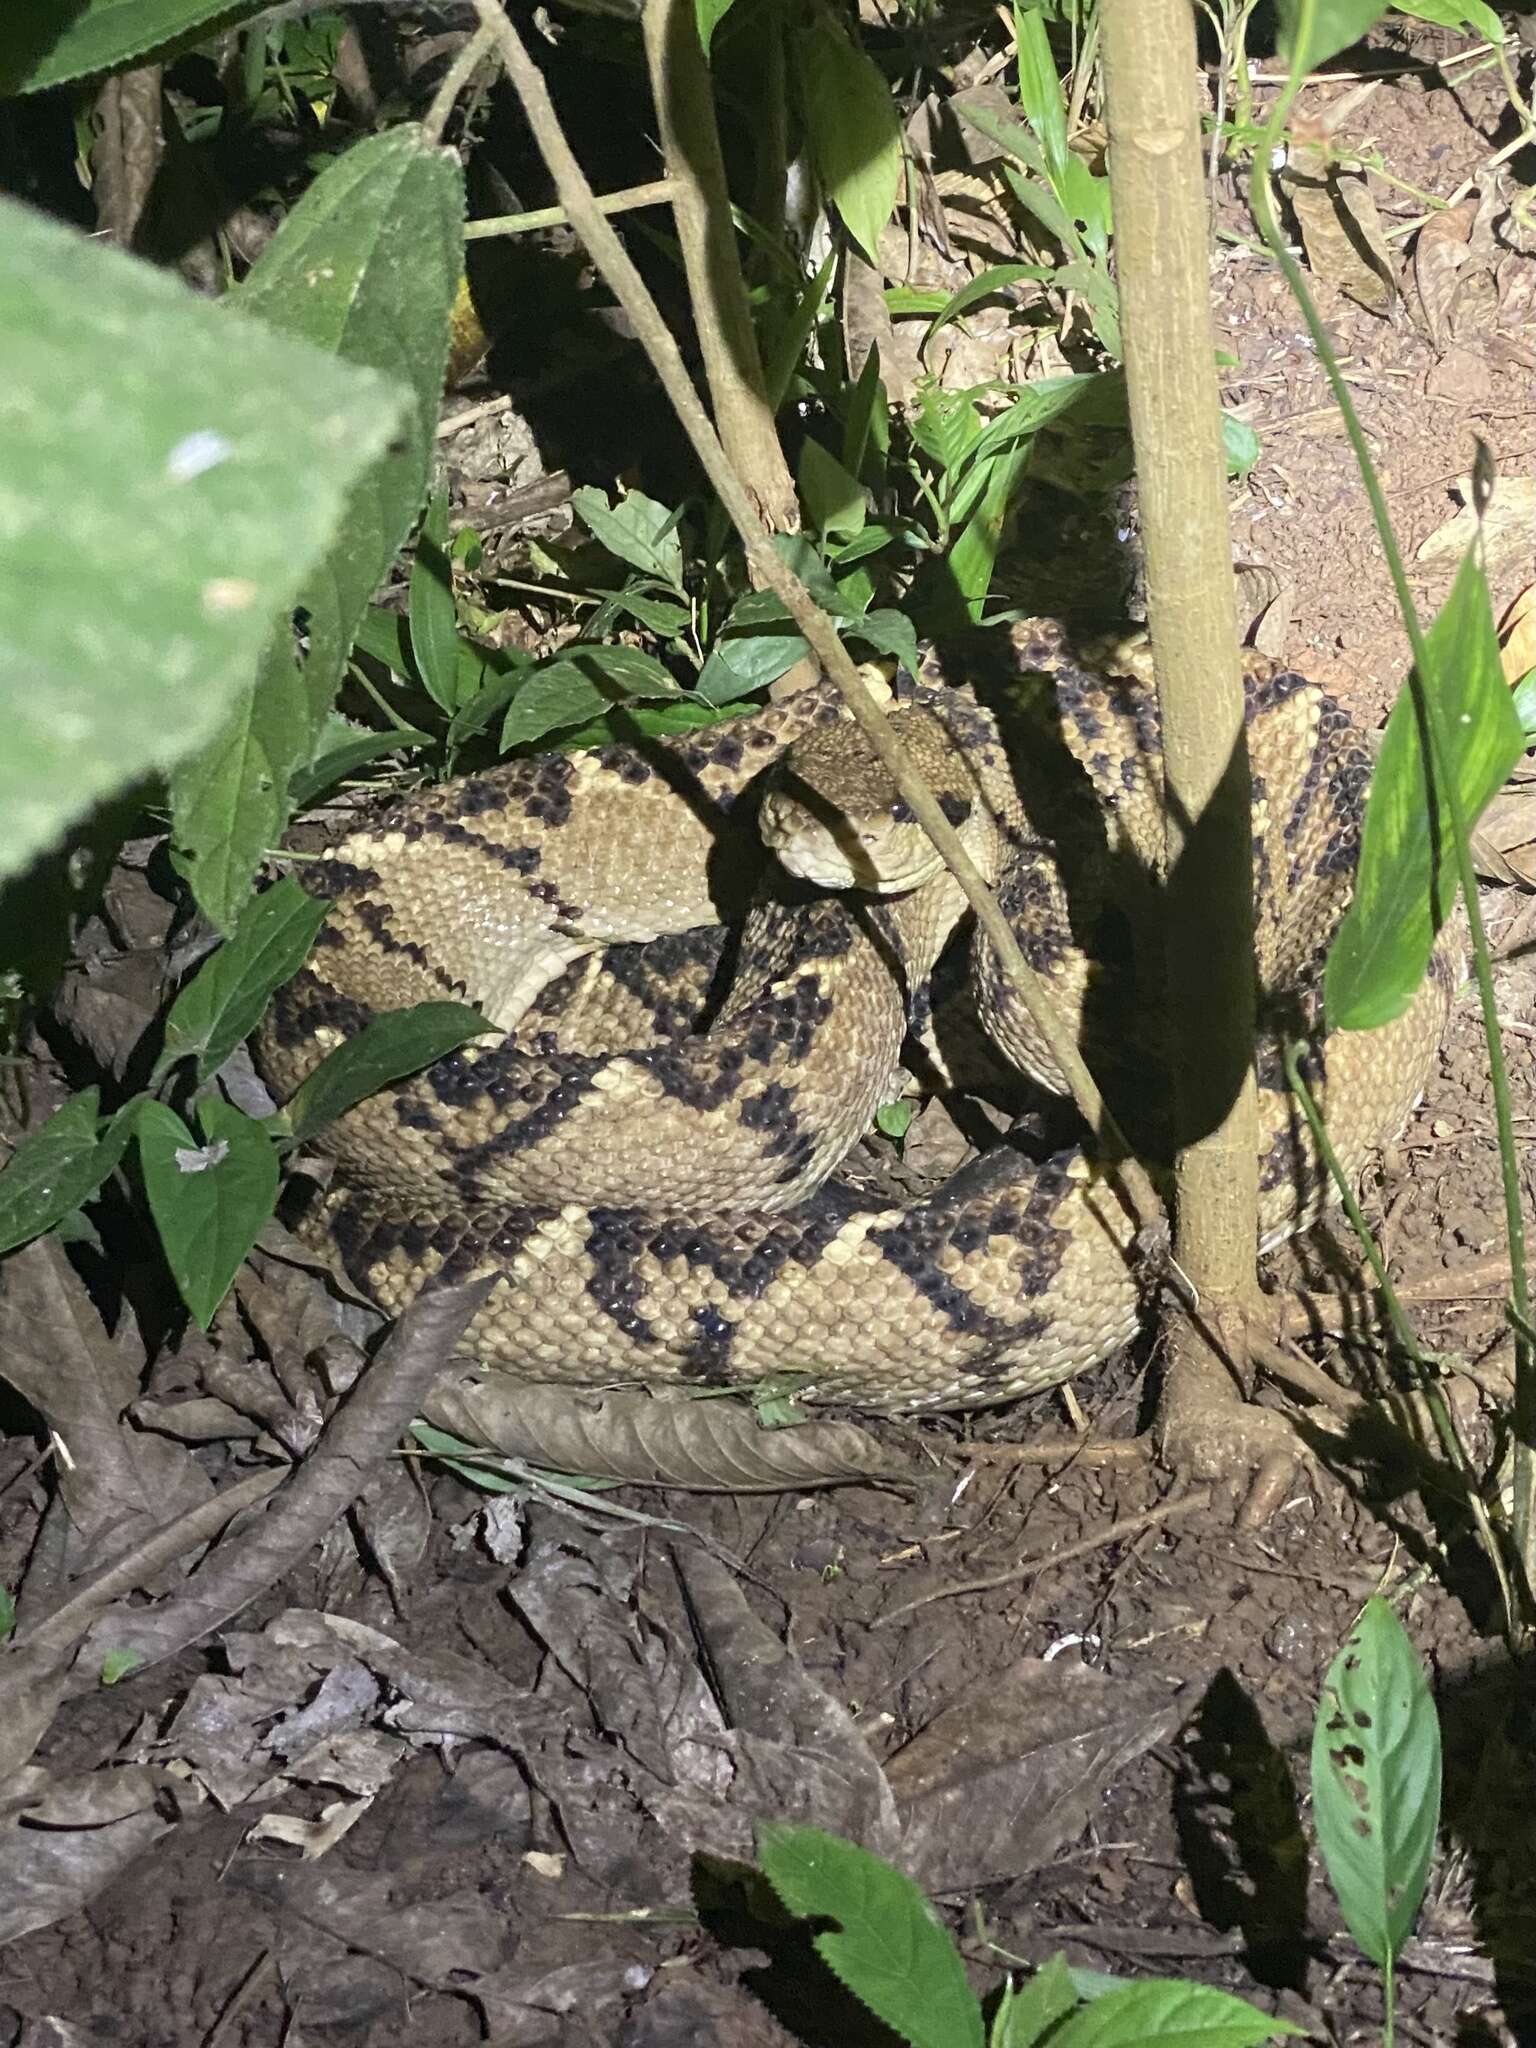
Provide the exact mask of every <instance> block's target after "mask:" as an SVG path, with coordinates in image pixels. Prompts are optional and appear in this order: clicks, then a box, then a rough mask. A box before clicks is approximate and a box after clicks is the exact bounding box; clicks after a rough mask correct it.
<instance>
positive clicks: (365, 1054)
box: [284, 1003, 491, 1142]
mask: <svg viewBox="0 0 1536 2048" xmlns="http://www.w3.org/2000/svg"><path fill="white" fill-rule="evenodd" d="M490 1028H491V1027H490V1025H489V1024H488V1023H487V1022H486V1020H485V1018H484V1017H482V1016H481V1015H480V1012H479V1011H478V1010H472V1009H470V1008H469V1006H468V1004H466V1003H417V1004H416V1005H415V1007H414V1008H412V1009H409V1010H391V1011H389V1013H388V1014H387V1015H386V1016H383V1017H375V1018H374V1019H373V1020H372V1021H371V1022H370V1023H368V1024H365V1025H364V1027H363V1029H362V1030H361V1031H359V1032H358V1034H357V1036H356V1037H355V1038H349V1039H348V1040H347V1041H346V1043H345V1044H344V1045H338V1046H337V1047H336V1049H335V1051H334V1052H328V1053H327V1054H326V1056H325V1058H324V1059H323V1060H322V1061H321V1062H320V1064H319V1066H318V1067H316V1068H315V1070H314V1072H313V1073H312V1074H309V1075H307V1076H306V1078H305V1079H304V1080H303V1081H302V1082H301V1083H300V1084H299V1086H298V1088H297V1089H296V1090H295V1091H294V1095H293V1099H292V1100H291V1101H290V1102H289V1104H288V1106H287V1109H286V1110H285V1112H284V1121H285V1122H286V1124H287V1126H288V1131H289V1134H290V1135H291V1136H292V1137H293V1138H295V1139H296V1140H298V1141H300V1142H306V1141H307V1140H308V1139H310V1138H312V1137H314V1136H315V1134H316V1132H318V1131H323V1130H324V1129H325V1127H326V1125H327V1124H329V1123H334V1122H335V1120H336V1118H337V1117H339V1116H340V1115H341V1114H342V1113H343V1111H345V1110H348V1109H350V1108H351V1107H352V1105H353V1103H354V1102H361V1101H362V1100H363V1098H364V1096H366V1095H372V1094H373V1093H374V1091H375V1090H376V1089H379V1088H382V1087H384V1086H385V1085H386V1083H388V1082H390V1081H399V1080H401V1079H402V1078H403V1077H404V1076H405V1075H406V1074H414V1073H417V1072H419V1071H420V1069H421V1068H422V1067H429V1066H431V1064H432V1062H433V1061H434V1060H440V1059H441V1058H442V1057H443V1055H444V1054H445V1053H450V1052H456V1051H457V1050H458V1048H459V1047H460V1046H461V1045H465V1044H467V1043H468V1041H469V1040H470V1039H471V1038H478V1037H479V1036H480V1034H481V1033H482V1032H484V1031H489V1030H490Z"/></svg>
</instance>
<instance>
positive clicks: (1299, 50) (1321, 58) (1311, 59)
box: [1278, 0, 1387, 71]
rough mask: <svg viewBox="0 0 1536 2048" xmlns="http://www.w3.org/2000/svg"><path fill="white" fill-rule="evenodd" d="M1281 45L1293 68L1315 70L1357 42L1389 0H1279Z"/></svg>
mask: <svg viewBox="0 0 1536 2048" xmlns="http://www.w3.org/2000/svg"><path fill="white" fill-rule="evenodd" d="M1278 12H1279V15H1280V35H1279V38H1278V46H1279V51H1280V56H1281V58H1282V60H1283V61H1284V63H1285V64H1286V65H1287V66H1288V67H1289V68H1290V69H1291V70H1293V71H1315V70H1316V69H1317V67H1318V65H1319V64H1326V63H1327V62H1328V59H1329V58H1330V57H1336V56H1337V55H1338V54H1339V52H1340V50H1347V49H1348V48H1349V47H1350V45H1351V44H1352V43H1358V42H1359V40H1360V38H1361V37H1362V36H1363V35H1364V34H1365V32H1366V30H1367V29H1370V28H1374V27H1375V25H1376V23H1377V22H1378V21H1380V19H1381V17H1382V16H1383V15H1384V14H1385V13H1386V12H1387V0H1278Z"/></svg>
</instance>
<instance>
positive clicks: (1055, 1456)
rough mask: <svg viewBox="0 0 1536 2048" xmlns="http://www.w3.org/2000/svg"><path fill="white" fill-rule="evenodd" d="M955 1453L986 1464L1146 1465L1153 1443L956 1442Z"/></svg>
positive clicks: (1091, 1440) (1129, 1440)
mask: <svg viewBox="0 0 1536 2048" xmlns="http://www.w3.org/2000/svg"><path fill="white" fill-rule="evenodd" d="M954 1454H955V1456H956V1458H966V1459H970V1460H972V1461H974V1462H975V1463H977V1464H986V1465H1063V1466H1069V1467H1070V1466H1073V1465H1145V1464H1146V1462H1147V1461H1148V1459H1149V1458H1150V1457H1151V1456H1152V1446H1151V1444H1150V1443H1149V1442H1148V1441H1147V1439H1146V1438H1145V1437H1143V1436H1130V1437H1119V1436H1115V1437H1098V1438H1095V1437H1091V1436H1088V1437H1084V1438H1082V1440H1081V1441H1077V1440H1076V1439H1074V1438H1072V1437H1057V1438H1055V1439H1054V1441H1053V1440H1051V1439H1049V1438H1047V1439H1046V1440H1045V1441H1044V1442H1041V1443H1032V1444H1002V1443H997V1444H986V1443H974V1444H956V1445H955V1452H954Z"/></svg>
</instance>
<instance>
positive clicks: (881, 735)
mask: <svg viewBox="0 0 1536 2048" xmlns="http://www.w3.org/2000/svg"><path fill="white" fill-rule="evenodd" d="M473 4H474V8H475V12H476V13H477V14H478V15H479V17H480V19H481V20H482V21H483V22H486V23H489V24H494V26H495V30H496V39H497V46H498V48H499V49H500V52H501V55H502V59H503V62H504V63H505V65H506V69H507V74H508V76H509V77H510V79H511V81H512V84H513V87H514V89H515V91H516V93H517V96H518V98H519V99H520V100H521V102H522V105H523V111H524V113H525V115H526V116H527V120H528V125H529V127H530V128H531V129H532V130H533V134H534V139H535V141H536V142H537V144H538V147H539V151H540V154H541V155H542V156H543V158H544V162H545V164H546V166H547V168H548V170H549V172H550V175H551V177H552V178H553V179H554V183H555V189H556V191H557V192H558V193H559V194H560V199H561V203H562V205H563V206H564V207H565V209H566V211H567V212H568V213H569V215H570V217H571V222H572V225H573V226H574V227H575V228H576V230H577V232H578V233H579V234H580V236H581V238H582V240H583V242H585V244H586V246H587V252H588V254H589V255H590V256H591V258H592V260H593V262H594V264H595V265H596V266H597V268H598V270H599V271H600V272H601V274H602V277H603V281H604V282H605V283H606V284H607V285H608V287H609V289H610V290H611V291H612V292H613V294H614V296H615V297H616V298H617V299H618V301H619V303H620V305H621V306H623V308H624V310H625V312H626V313H627V314H628V315H629V318H630V320H631V322H632V323H633V326H634V330H635V335H636V338H637V339H638V340H639V342H640V344H641V346H642V347H643V348H644V350H645V352H646V354H647V356H648V357H649V358H650V361H651V363H652V365H653V367H654V368H655V371H656V374H657V376H658V378H659V379H660V381H661V384H662V387H663V389H664V390H665V391H666V394H667V396H668V398H669V399H670V400H671V402H672V405H673V408H674V410H675V411H676V413H677V417H678V420H679V423H680V424H681V426H682V428H683V431H684V432H685V433H686V434H687V436H688V439H689V441H690V442H691V443H692V446H693V449H694V452H695V454H696V455H697V456H698V458H699V462H700V465H701V466H702V468H703V470H704V472H705V474H706V476H707V477H708V478H709V481H710V483H711V484H712V485H713V486H714V489H715V491H716V493H717V495H718V496H719V499H720V503H721V505H722V506H723V507H724V509H725V511H726V513H727V514H728V516H729V518H730V520H731V523H732V524H733V525H734V526H735V528H736V531H737V533H738V534H739V535H740V536H741V541H742V545H743V547H744V548H745V550H746V554H747V559H748V563H749V565H750V566H751V567H752V569H753V570H754V572H755V573H756V574H757V576H758V577H759V578H760V580H761V583H762V585H763V586H765V587H766V588H768V589H770V590H772V591H773V593H774V595H775V596H776V597H777V598H778V599H779V600H780V602H781V603H782V604H783V606H784V608H785V610H786V611H787V612H788V613H789V614H790V616H791V617H792V618H793V619H794V621H795V624H796V625H797V626H798V627H799V628H800V631H801V632H802V633H803V634H804V635H805V638H806V639H807V641H809V643H810V645H811V648H812V649H813V651H814V652H815V654H816V656H817V659H818V660H819V661H820V662H821V664H822V666H823V667H824V668H825V670H826V672H827V674H828V675H829V676H830V677H831V679H832V681H833V683H834V684H835V685H836V687H837V688H838V690H839V691H840V692H841V693H842V695H843V697H844V698H845V699H846V700H847V704H848V708H849V710H850V712H851V713H852V714H853V717H854V718H855V720H856V721H857V722H858V724H859V725H860V726H861V727H862V728H863V730H864V731H865V733H867V734H868V736H869V740H870V744H871V746H872V747H873V749H874V751H875V754H876V756H877V757H878V758H879V760H880V761H881V763H882V764H883V765H884V766H885V768H886V769H887V770H888V771H889V773H890V775H891V778H892V780H893V781H894V782H895V784H896V787H897V789H898V790H899V792H900V794H901V795H902V797H903V798H904V799H905V800H906V802H907V803H908V804H910V805H911V807H912V811H913V815H914V816H915V817H916V818H917V819H918V821H919V823H920V824H921V825H922V827H923V830H924V831H925V832H926V833H927V834H928V836H929V838H930V839H931V840H932V841H933V843H934V845H935V846H936V847H937V848H938V851H939V853H940V854H941V855H942V857H943V859H944V862H945V864H946V866H947V867H948V868H949V870H950V872H951V873H952V874H953V875H954V877H955V880H956V881H957V882H958V883H959V885H960V888H961V890H962V892H963V894H964V896H965V898H966V901H967V902H968V903H969V904H970V906H971V908H972V909H973V910H974V911H975V913H976V920H977V923H978V924H979V925H980V926H981V928H982V930H983V931H984V932H985V933H986V935H987V937H988V939H989V940H990V941H991V943H992V945H993V946H994V948H995V949H996V951H997V955H998V959H999V961H1000V963H1001V965H1002V968H1003V971H1004V973H1005V974H1006V975H1007V976H1008V978H1009V980H1010V981H1011V982H1012V983H1013V985H1014V987H1015V988H1016V989H1017V991H1018V994H1019V997H1020V1000H1021V1001H1022V1002H1023V1003H1024V1005H1025V1008H1026V1009H1027V1010H1028V1011H1029V1014H1030V1017H1031V1019H1032V1021H1033V1022H1034V1024H1035V1027H1036V1029H1037V1030H1038V1031H1039V1033H1040V1035H1041V1037H1042V1038H1043V1039H1044V1041H1045V1043H1046V1044H1047V1045H1048V1046H1049V1048H1050V1050H1051V1053H1052V1056H1053V1057H1054V1058H1055V1060H1056V1061H1057V1062H1058V1064H1059V1066H1060V1070H1061V1072H1062V1074H1063V1076H1064V1078H1065V1080H1066V1082H1067V1085H1068V1087H1069V1089H1070V1090H1071V1093H1072V1097H1073V1099H1074V1101H1075V1102H1076V1103H1077V1105H1078V1108H1079V1109H1080V1110H1081V1111H1082V1113H1083V1115H1084V1117H1085V1118H1086V1119H1087V1122H1088V1124H1089V1127H1090V1128H1091V1129H1092V1130H1093V1131H1095V1132H1096V1133H1097V1134H1098V1136H1099V1139H1100V1142H1101V1144H1102V1146H1103V1147H1104V1150H1105V1152H1106V1153H1107V1154H1108V1155H1109V1160H1110V1163H1111V1164H1112V1167H1113V1172H1114V1176H1115V1179H1116V1182H1117V1184H1118V1187H1119V1190H1120V1192H1121V1195H1122V1197H1123V1198H1124V1199H1125V1201H1126V1203H1127V1207H1128V1208H1129V1210H1130V1213H1131V1214H1132V1216H1133V1217H1135V1218H1136V1220H1137V1221H1138V1222H1140V1223H1143V1224H1152V1223H1155V1222H1156V1220H1157V1219H1158V1217H1159V1216H1160V1215H1161V1206H1160V1204H1159V1202H1158V1199H1157V1195H1156V1192H1155V1190H1154V1189H1153V1186H1152V1183H1151V1181H1150V1180H1149V1178H1148V1177H1147V1174H1146V1171H1145V1169H1144V1168H1143V1167H1141V1166H1140V1164H1139V1163H1138V1162H1137V1161H1136V1160H1135V1158H1134V1157H1132V1156H1131V1153H1130V1148H1129V1146H1128V1145H1127V1143H1126V1141H1125V1138H1124V1136H1123V1134H1122V1133H1121V1131H1120V1129H1119V1127H1118V1125H1117V1124H1116V1123H1115V1121H1114V1118H1113V1117H1112V1116H1111V1114H1110V1111H1109V1108H1108V1106H1107V1104H1106V1103H1105V1101H1104V1098H1103V1096H1102V1095H1101V1094H1100V1092H1099V1089H1098V1086H1097V1084H1096V1083H1095V1081H1094V1080H1093V1077H1092V1076H1091V1075H1090V1074H1089V1072H1088V1069H1087V1067H1086V1065H1085V1064H1084V1062H1083V1058H1082V1055H1081V1053H1079V1051H1078V1049H1077V1044H1076V1042H1075V1040H1074V1038H1073V1037H1072V1034H1071V1032H1070V1031H1069V1030H1068V1029H1067V1027H1066V1025H1065V1023H1064V1022H1063V1020H1062V1019H1061V1017H1060V1016H1059V1015H1058V1014H1057V1013H1056V1011H1055V1010H1054V1008H1053V1007H1052V1005H1051V1003H1050V1001H1049V999H1048V998H1047V997H1046V995H1045V994H1044V992H1043V991H1042V990H1041V988H1040V986H1039V984H1038V982H1037V981H1036V979H1035V976H1034V975H1033V973H1032V972H1031V971H1030V968H1029V966H1028V963H1027V962H1026V961H1025V959H1024V956H1023V954H1022V953H1021V952H1020V951H1019V945H1018V941H1017V940H1016V939H1015V937H1014V935H1013V929H1012V927H1011V926H1010V925H1009V923H1008V920H1007V918H1006V917H1005V916H1004V915H1003V912H1002V909H1001V907H1000V905H999V904H998V901H997V898H996V897H995V896H994V895H993V893H992V891H991V890H990V889H989V888H988V887H987V885H986V883H985V882H984V881H983V879H982V877H981V875H980V874H979V872H978V871H977V868H976V866H975V863H974V862H973V861H972V860H971V858H970V856H969V854H968V853H967V852H966V850H965V847H964V846H963V844H962V843H961V841H960V838H959V836H958V834H957V833H956V831H955V829H954V827H953V826H952V825H951V824H950V822H949V820H948V819H947V818H946V817H945V816H944V813H943V811H942V810H941V809H940V808H939V805H938V802H937V800H936V799H935V797H934V795H933V792H932V790H930V789H929V788H928V786H927V784H926V783H925V782H923V780H922V779H921V777H920V776H918V775H917V774H916V773H915V772H914V770H913V768H912V766H911V764H910V762H909V761H908V759H907V756H906V752H905V750H904V749H903V748H902V746H901V744H900V742H899V741H898V740H897V738H896V736H895V734H894V733H893V732H892V730H891V726H890V721H889V720H888V719H887V717H886V715H885V713H884V712H883V711H882V710H881V708H880V706H879V705H878V704H876V703H875V701H874V699H873V698H872V697H871V696H870V694H869V692H868V690H867V689H866V688H865V687H864V684H863V683H862V681H861V680H860V677H859V674H858V671H857V669H856V668H855V667H854V664H853V661H852V659H851V657H850V656H849V654H848V652H847V650H846V649H845V648H844V646H843V644H842V642H841V641H840V640H839V639H838V637H837V628H836V627H835V626H834V624H833V623H832V621H831V619H829V618H828V617H827V614H826V613H825V612H824V611H823V610H822V609H821V607H820V606H819V605H818V604H817V603H816V602H815V600H814V599H813V598H812V596H811V594H810V592H809V591H808V590H807V589H806V587H805V585H804V584H803V583H802V582H801V581H800V579H799V577H798V576H796V575H795V574H794V572H793V571H792V570H791V569H790V568H789V567H788V565H787V564H786V563H785V562H784V561H783V560H782V558H781V557H780V555H779V554H778V551H777V550H776V549H775V548H774V546H773V545H772V541H771V539H770V536H769V534H768V532H767V530H766V528H765V527H764V525H763V523H762V520H761V518H760V516H759V515H758V512H757V510H756V508H755V507H754V505H753V504H752V501H751V499H750V498H749V497H748V496H747V493H746V492H745V490H744V489H743V488H742V486H741V484H740V482H739V481H738V479H737V477H736V475H735V472H734V471H733V470H732V468H731V465H730V464H729V462H727V461H726V459H725V451H724V450H723V449H722V447H721V445H720V441H719V437H718V436H717V435H716V433H715V431H714V429H713V427H712V426H711V425H710V423H709V419H708V416H707V415H706V413H705V411H704V408H703V406H702V404H701V403H700V401H699V395H698V393H697V391H695V389H694V387H693V384H692V382H691V380H690V378H689V376H688V371H687V368H686V366H685V365H684V363H683V359H682V356H681V355H680V353H679V352H678V347H677V343H676V342H675V341H674V340H673V338H672V335H671V333H670V331H669V330H668V328H667V325H666V322H665V321H664V320H663V319H662V317H661V314H660V312H659V310H658V308H657V306H656V302H655V300H654V299H653V298H652V297H651V295H650V293H649V292H648V291H647V290H646V288H645V284H644V282H643V281H642V279H641V277H640V274H639V272H638V271H637V270H636V269H635V266H634V264H633V263H632V262H631V261H630V259H629V257H628V255H627V254H626V252H625V249H624V246H623V244H622V243H621V242H620V241H619V238H618V236H617V235H616V234H615V233H614V231H613V229H612V228H611V227H610V226H609V225H608V223H607V221H606V220H604V218H603V216H602V215H601V214H600V213H599V212H598V211H597V208H596V207H595V205H594V204H593V201H592V188H591V187H590V185H588V183H587V181H586V178H585V176H584V175H583V173H582V170H581V166H580V165H579V164H578V163H577V161H576V159H575V157H574V156H573V155H572V153H571V148H570V145H569V143H568V142H567V141H566V139H565V136H564V134H563V132H562V130H561V127H560V123H559V121H558V119H557V118H556V115H555V110H554V107H553V106H552V105H551V103H550V98H549V93H548V91H547V89H546V87H545V84H544V81H543V79H542V77H541V76H540V75H539V71H538V68H537V67H536V66H535V64H534V63H533V61H532V59H531V58H530V57H529V55H528V52H527V50H526V49H525V48H524V47H523V42H522V38H521V37H520V36H519V35H518V33H517V30H516V29H515V28H514V27H513V25H512V23H511V22H510V21H509V20H508V19H507V17H506V15H505V14H504V13H503V12H502V11H501V8H500V5H499V4H498V0H473Z"/></svg>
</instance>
